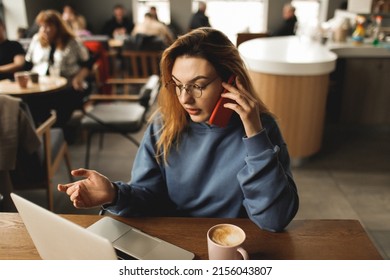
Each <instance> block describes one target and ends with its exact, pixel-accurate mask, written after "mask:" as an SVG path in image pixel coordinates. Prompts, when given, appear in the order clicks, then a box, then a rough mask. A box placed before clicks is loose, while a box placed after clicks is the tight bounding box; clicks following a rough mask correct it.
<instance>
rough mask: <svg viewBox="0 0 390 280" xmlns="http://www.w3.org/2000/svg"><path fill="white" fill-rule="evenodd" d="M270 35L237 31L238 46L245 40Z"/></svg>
mask: <svg viewBox="0 0 390 280" xmlns="http://www.w3.org/2000/svg"><path fill="white" fill-rule="evenodd" d="M268 36H269V35H268V33H237V41H236V47H238V46H239V45H240V44H241V43H244V42H245V41H248V40H252V39H256V38H264V37H268Z"/></svg>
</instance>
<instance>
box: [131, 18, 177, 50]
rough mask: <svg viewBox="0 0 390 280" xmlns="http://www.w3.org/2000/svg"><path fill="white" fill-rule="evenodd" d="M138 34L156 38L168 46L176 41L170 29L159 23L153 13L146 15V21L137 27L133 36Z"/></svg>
mask: <svg viewBox="0 0 390 280" xmlns="http://www.w3.org/2000/svg"><path fill="white" fill-rule="evenodd" d="M137 34H144V35H147V36H156V37H158V38H159V39H160V40H161V41H163V43H164V44H165V45H166V46H169V45H170V44H172V43H173V41H174V37H173V35H172V33H171V31H170V30H169V28H168V27H167V26H166V25H165V24H163V23H161V22H159V21H157V20H156V19H155V18H154V17H153V15H152V14H151V13H146V14H145V16H144V21H143V22H140V23H137V24H136V25H135V27H134V29H133V31H132V32H131V35H132V36H136V35H137Z"/></svg>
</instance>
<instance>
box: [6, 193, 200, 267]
mask: <svg viewBox="0 0 390 280" xmlns="http://www.w3.org/2000/svg"><path fill="white" fill-rule="evenodd" d="M11 197H12V200H13V202H14V203H15V206H16V209H17V210H18V212H19V214H20V217H21V218H22V220H23V223H24V224H25V226H26V228H27V231H28V233H29V234H30V237H31V239H32V240H33V242H34V244H35V247H36V248H37V250H38V253H39V255H40V256H41V258H42V259H45V260H53V259H55V260H67V259H68V260H82V259H86V260H96V259H101V260H114V259H141V260H158V259H173V260H191V259H193V258H194V254H193V253H192V252H189V251H187V250H184V249H182V248H179V247H177V246H175V245H173V244H170V243H168V242H166V241H163V240H160V239H158V238H155V237H153V236H150V235H147V234H145V233H143V232H141V231H140V230H138V229H136V228H133V227H131V226H128V225H126V224H124V223H122V222H120V221H117V220H115V219H113V218H110V217H103V218H102V219H100V220H99V221H97V222H96V223H94V224H92V225H91V226H90V227H88V228H87V229H86V228H83V227H81V226H79V225H77V224H75V223H73V222H71V221H69V220H67V219H65V218H63V217H61V216H59V215H57V214H55V213H53V212H50V211H48V210H46V209H45V208H42V207H40V206H38V205H36V204H34V203H32V202H31V201H28V200H26V199H24V198H22V197H20V196H18V195H16V194H14V193H11Z"/></svg>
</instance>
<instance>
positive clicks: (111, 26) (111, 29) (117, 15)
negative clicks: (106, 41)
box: [102, 4, 134, 38]
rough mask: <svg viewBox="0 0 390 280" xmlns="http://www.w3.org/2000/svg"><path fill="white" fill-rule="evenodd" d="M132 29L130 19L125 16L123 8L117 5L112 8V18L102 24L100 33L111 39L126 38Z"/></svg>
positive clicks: (132, 23) (132, 25) (132, 24)
mask: <svg viewBox="0 0 390 280" xmlns="http://www.w3.org/2000/svg"><path fill="white" fill-rule="evenodd" d="M133 28H134V22H133V20H132V18H130V17H129V16H127V15H126V9H125V7H123V6H122V5H120V4H118V5H115V6H114V10H113V16H112V17H111V18H110V19H109V20H108V21H106V23H105V24H104V26H103V30H102V33H103V34H106V35H108V36H110V37H111V38H116V37H126V35H130V33H131V31H132V30H133Z"/></svg>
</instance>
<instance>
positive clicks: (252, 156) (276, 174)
mask: <svg viewBox="0 0 390 280" xmlns="http://www.w3.org/2000/svg"><path fill="white" fill-rule="evenodd" d="M243 141H244V144H245V147H246V149H247V157H246V159H245V163H246V165H245V167H244V168H243V169H242V170H241V171H240V172H239V173H238V175H237V179H238V181H239V183H240V185H241V188H242V192H243V194H244V202H243V204H244V207H245V209H246V211H247V213H248V216H249V218H250V219H251V220H252V221H253V222H254V223H255V224H257V225H258V226H259V227H260V228H262V229H265V230H269V231H281V230H283V229H284V228H285V227H286V226H287V225H288V223H289V222H290V221H291V220H292V219H293V218H294V216H295V214H296V212H297V211H298V205H299V199H298V194H297V189H296V186H295V183H294V180H293V177H292V173H291V170H290V158H289V155H288V151H287V146H286V144H285V143H284V141H283V138H282V135H281V133H280V131H279V128H278V126H277V124H276V122H275V121H272V122H271V124H270V125H268V126H266V127H265V128H264V129H263V130H262V131H261V132H260V133H259V134H257V135H255V136H253V137H250V138H244V140H243Z"/></svg>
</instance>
